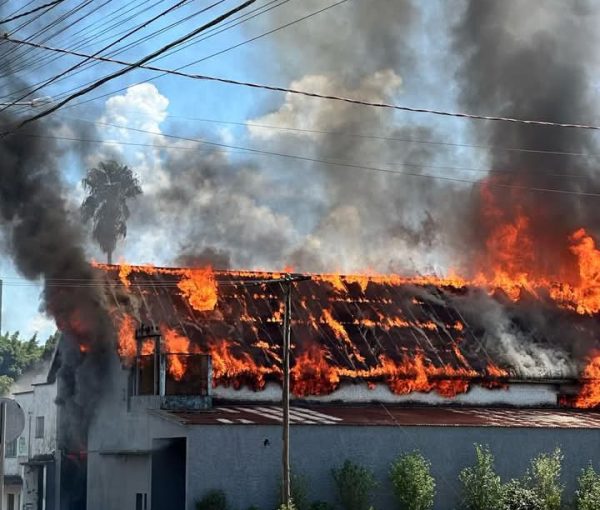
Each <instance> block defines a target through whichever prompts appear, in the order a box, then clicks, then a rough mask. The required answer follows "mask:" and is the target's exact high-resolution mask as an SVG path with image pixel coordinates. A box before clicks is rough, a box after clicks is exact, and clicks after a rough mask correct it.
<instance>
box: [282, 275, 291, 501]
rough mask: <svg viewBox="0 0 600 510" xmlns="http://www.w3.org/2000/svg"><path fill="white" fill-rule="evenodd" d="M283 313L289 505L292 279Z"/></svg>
mask: <svg viewBox="0 0 600 510" xmlns="http://www.w3.org/2000/svg"><path fill="white" fill-rule="evenodd" d="M284 289H285V313H284V316H283V395H282V401H283V458H282V463H283V494H282V496H283V497H282V500H283V503H284V504H285V505H286V508H289V505H290V498H291V492H290V336H291V332H292V330H291V314H292V280H291V279H290V280H287V281H286V282H285V283H284Z"/></svg>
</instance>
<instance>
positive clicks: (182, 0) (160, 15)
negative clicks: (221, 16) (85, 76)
mask: <svg viewBox="0 0 600 510" xmlns="http://www.w3.org/2000/svg"><path fill="white" fill-rule="evenodd" d="M189 1H190V0H179V1H178V2H176V3H175V4H173V5H172V6H171V7H169V8H168V9H165V10H164V11H161V12H160V13H158V14H157V15H155V16H153V17H152V18H150V19H149V20H147V21H145V22H144V23H142V24H140V25H138V26H136V27H135V28H133V29H131V30H129V31H128V32H127V33H125V34H124V35H122V36H121V37H119V38H118V39H116V40H114V41H112V42H110V43H109V44H107V45H105V46H104V47H102V48H101V49H99V50H97V51H96V52H95V53H94V54H93V55H91V56H90V58H87V59H85V60H81V61H79V62H77V63H76V64H74V65H73V66H71V67H70V68H68V69H67V70H65V71H62V72H61V73H60V75H56V76H54V77H53V78H50V79H49V80H46V81H45V82H44V83H42V84H40V85H37V86H36V87H34V88H33V89H31V90H28V91H27V92H26V93H25V94H23V95H22V96H20V97H19V98H18V99H17V100H16V101H15V102H19V101H22V100H23V99H25V98H27V97H29V96H31V95H32V94H35V93H36V92H37V91H39V90H40V89H42V88H43V87H46V86H48V85H50V84H51V83H53V82H54V81H56V80H57V79H58V78H59V77H64V76H66V75H67V74H69V73H70V72H72V71H74V70H75V69H77V68H79V67H81V66H82V65H83V64H85V63H86V62H88V61H89V60H91V59H93V58H94V57H96V56H98V55H100V54H101V53H103V52H104V51H106V50H107V49H109V48H111V47H113V46H114V45H116V44H119V43H120V42H121V41H123V40H125V39H127V38H128V37H130V36H131V35H133V34H135V33H136V32H139V31H140V30H143V29H144V28H146V27H147V26H148V25H150V24H151V23H154V22H155V21H157V20H159V19H160V18H163V17H165V16H166V15H167V14H169V13H170V12H172V11H174V10H176V9H178V8H180V7H181V6H183V5H185V4H186V3H188V2H189ZM223 1H224V0H219V1H217V2H215V3H213V4H212V5H210V6H208V7H206V8H205V9H204V11H206V10H209V9H211V8H213V7H214V6H216V5H218V4H219V3H222V2H223ZM9 107H10V105H9V106H4V107H3V108H0V113H1V112H3V111H4V110H6V109H7V108H9Z"/></svg>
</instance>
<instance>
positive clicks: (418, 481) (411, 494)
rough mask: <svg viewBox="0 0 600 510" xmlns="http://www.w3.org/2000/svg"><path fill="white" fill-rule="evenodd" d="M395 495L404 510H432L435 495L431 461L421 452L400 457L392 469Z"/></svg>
mask: <svg viewBox="0 0 600 510" xmlns="http://www.w3.org/2000/svg"><path fill="white" fill-rule="evenodd" d="M390 479H391V481H392V485H393V486H394V495H395V496H396V499H397V500H398V502H399V503H400V508H401V509H402V510H430V509H431V508H432V507H433V499H434V497H435V480H434V478H433V476H431V463H430V462H429V461H428V460H427V459H425V457H423V455H421V454H420V453H419V452H417V451H415V452H412V453H407V454H404V455H402V456H400V457H398V458H397V459H396V460H395V461H394V462H393V463H392V468H391V470H390Z"/></svg>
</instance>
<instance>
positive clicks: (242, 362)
mask: <svg viewBox="0 0 600 510" xmlns="http://www.w3.org/2000/svg"><path fill="white" fill-rule="evenodd" d="M102 269H103V270H104V271H105V272H106V275H107V277H108V279H109V281H110V282H111V285H110V286H109V289H110V291H109V297H110V299H111V300H112V303H113V304H114V306H115V307H116V308H117V309H118V311H119V312H120V314H121V315H122V316H128V317H130V318H133V320H134V322H135V324H136V326H139V325H140V324H152V325H155V326H158V327H160V328H161V329H162V331H163V335H164V334H165V333H169V334H170V335H171V337H175V338H176V339H179V340H181V338H183V339H184V343H185V342H188V344H189V345H188V348H189V349H190V351H191V352H210V353H211V354H212V355H213V375H214V377H215V382H216V383H217V384H223V385H228V384H230V385H233V386H236V387H238V386H241V385H248V386H251V387H253V388H254V389H261V388H262V387H263V386H264V384H265V381H268V380H269V379H277V380H278V379H279V378H280V374H281V369H280V361H281V360H280V349H281V337H282V334H281V327H282V317H283V312H284V300H283V299H282V288H281V284H280V283H278V281H277V278H280V277H281V276H282V275H281V274H278V273H270V272H249V271H215V272H214V273H211V274H210V275H208V276H207V275H204V276H202V274H200V277H207V278H209V279H213V281H216V290H217V295H216V304H215V306H214V308H213V307H211V309H209V310H201V309H200V311H199V309H198V306H195V305H194V303H193V302H192V301H191V300H190V297H189V295H186V294H187V293H186V287H185V285H182V283H185V282H187V281H192V280H193V279H194V278H196V276H198V275H196V274H195V273H194V270H187V269H159V268H146V267H127V268H126V270H125V271H124V270H123V268H119V266H102ZM486 296H487V293H486V291H484V290H483V289H479V288H468V287H465V286H461V285H459V284H456V283H454V282H452V281H451V280H448V281H445V280H436V281H435V283H432V281H429V280H428V279H426V278H412V279H405V278H401V277H351V276H337V275H336V276H327V275H312V276H311V279H310V280H307V281H300V282H297V283H294V287H293V293H292V326H291V327H292V343H293V352H294V354H293V367H294V368H293V369H292V384H293V389H294V392H295V393H296V394H297V395H303V394H304V395H306V394H316V393H320V392H321V393H327V392H331V391H333V390H334V389H335V388H336V387H337V385H338V384H339V382H340V381H341V380H343V379H344V378H353V379H361V380H365V381H367V382H369V381H375V380H382V379H383V380H386V382H388V385H389V386H390V388H391V389H392V391H395V392H396V393H406V392H408V391H413V390H415V389H421V390H426V391H428V390H431V389H434V388H433V387H430V388H427V387H425V388H422V387H421V388H417V387H415V386H414V380H415V379H416V378H418V376H419V374H418V373H415V370H416V371H417V372H419V371H422V370H423V369H424V370H425V372H426V373H427V378H428V380H429V381H433V380H435V379H445V380H452V379H456V380H461V381H463V383H461V384H464V381H465V380H469V381H480V382H481V381H483V382H484V384H485V381H493V380H496V381H498V380H506V379H507V378H508V377H509V376H510V377H516V378H519V377H523V376H522V374H519V373H518V368H517V367H515V366H512V365H511V364H510V362H509V361H507V359H506V357H503V356H502V354H501V353H499V351H498V350H497V349H495V348H494V345H493V342H490V341H489V338H488V336H489V331H488V330H487V329H486V328H487V324H489V318H486V317H483V316H482V313H481V309H479V308H478V307H477V306H475V305H476V304H477V302H478V299H479V298H481V299H483V298H484V297H486ZM204 297H206V296H204ZM209 297H210V296H209ZM207 299H208V298H207ZM494 300H495V301H496V302H497V303H499V304H500V305H501V306H502V307H503V308H504V309H505V310H506V311H507V312H506V313H507V315H508V316H509V317H511V321H510V325H509V327H510V328H512V329H513V333H514V332H516V333H518V334H522V335H527V336H528V337H529V338H530V339H531V341H533V342H537V343H539V344H544V343H548V342H551V341H552V340H551V339H548V338H545V337H544V336H543V335H542V334H541V333H540V331H539V330H537V329H536V324H535V323H528V322H527V321H526V320H525V319H523V317H522V316H521V315H520V314H522V313H523V310H524V309H527V308H529V309H530V308H531V307H532V306H535V307H537V308H536V314H537V316H538V317H539V316H540V315H543V314H544V313H546V312H548V314H550V312H551V314H552V315H556V314H557V313H558V314H563V315H564V314H570V315H571V316H572V317H571V318H572V322H573V324H574V327H577V328H578V329H577V331H578V333H577V334H578V335H582V334H584V333H583V332H585V329H586V323H585V321H590V320H595V319H593V318H590V317H583V316H579V315H577V314H576V313H574V312H571V311H569V310H564V309H560V310H558V311H557V309H556V306H552V307H550V305H548V306H546V305H545V304H543V303H542V302H540V301H539V300H534V299H531V300H530V301H531V302H528V301H527V300H526V299H525V300H521V302H520V303H519V306H518V307H517V306H516V305H515V303H512V301H511V300H510V299H508V298H507V297H506V295H502V294H498V295H496V296H494ZM534 301H535V303H534ZM213 304H214V303H213ZM550 308H552V309H551V310H550ZM548 310H549V311H548ZM571 318H570V320H571ZM582 324H583V326H582ZM590 329H591V328H590ZM178 345H179V346H180V345H181V342H179V344H178ZM190 346H191V347H190ZM172 352H178V351H177V350H175V351H172ZM390 364H393V365H394V369H390V368H389V366H388V365H390ZM557 376H558V377H564V374H558V375H557V374H540V377H557ZM408 379H410V380H412V381H413V383H410V384H412V386H410V384H409V385H408V386H407V384H408V383H407V382H406V380H408ZM417 383H418V381H417ZM420 383H422V384H427V383H423V381H422V380H421V382H420ZM456 384H458V383H456ZM467 387H468V386H467ZM435 389H436V390H438V392H440V393H442V394H444V392H446V393H448V395H451V394H452V393H454V392H456V391H457V388H456V387H455V383H452V384H448V385H446V386H444V385H443V384H438V385H437V386H436V387H435ZM465 389H466V388H465V387H462V389H461V388H458V392H460V391H465Z"/></svg>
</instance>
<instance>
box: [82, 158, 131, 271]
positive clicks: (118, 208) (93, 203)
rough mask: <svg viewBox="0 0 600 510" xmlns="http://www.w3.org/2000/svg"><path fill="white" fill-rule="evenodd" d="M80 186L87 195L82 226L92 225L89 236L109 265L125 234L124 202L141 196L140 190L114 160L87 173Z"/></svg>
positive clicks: (126, 208) (125, 208)
mask: <svg viewBox="0 0 600 510" xmlns="http://www.w3.org/2000/svg"><path fill="white" fill-rule="evenodd" d="M82 184H83V188H84V190H85V191H86V193H87V196H86V198H85V200H84V201H83V203H82V204H81V216H82V218H83V221H84V222H85V223H88V222H89V221H91V222H92V225H93V228H92V237H93V238H94V240H95V241H96V242H97V243H98V244H99V245H100V249H101V250H102V251H103V252H104V253H106V258H107V262H108V263H109V264H112V254H113V252H114V251H115V248H116V246H117V241H118V240H119V238H124V237H125V236H126V235H127V223H126V222H127V219H128V218H129V207H127V201H128V200H129V199H131V198H135V197H136V196H138V195H141V194H142V188H141V187H140V184H139V181H138V178H137V177H136V176H135V175H134V174H133V172H132V170H131V168H129V167H128V166H126V165H121V164H119V163H118V162H117V161H114V160H110V161H103V162H101V163H100V164H99V165H98V167H97V168H91V169H90V170H88V172H87V174H86V176H85V178H84V179H83V181H82Z"/></svg>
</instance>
